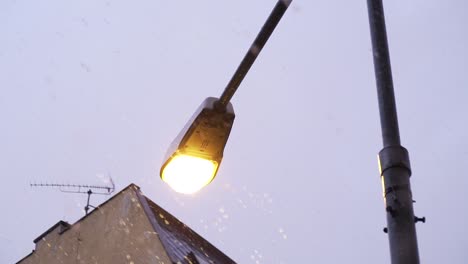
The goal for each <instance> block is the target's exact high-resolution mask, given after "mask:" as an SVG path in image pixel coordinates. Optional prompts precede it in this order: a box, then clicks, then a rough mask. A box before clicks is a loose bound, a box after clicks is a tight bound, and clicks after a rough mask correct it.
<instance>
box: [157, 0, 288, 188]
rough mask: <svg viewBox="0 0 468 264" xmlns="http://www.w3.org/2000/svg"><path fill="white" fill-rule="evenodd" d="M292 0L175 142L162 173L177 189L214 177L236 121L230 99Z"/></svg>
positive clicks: (278, 9) (277, 10)
mask: <svg viewBox="0 0 468 264" xmlns="http://www.w3.org/2000/svg"><path fill="white" fill-rule="evenodd" d="M291 1H292V0H279V1H278V2H277V3H276V5H275V7H274V8H273V11H272V12H271V14H270V16H269V17H268V19H267V21H266V22H265V24H264V25H263V27H262V29H261V30H260V32H259V33H258V35H257V37H256V38H255V41H254V42H253V43H252V45H251V46H250V49H249V50H248V52H247V54H246V55H245V56H244V59H243V60H242V62H241V63H240V64H239V66H238V67H237V70H236V72H235V73H234V75H233V76H232V78H231V80H230V81H229V83H228V85H227V86H226V88H225V90H224V92H223V94H222V95H221V97H220V98H219V99H217V98H214V97H208V98H207V99H205V101H203V103H202V104H201V106H200V107H199V108H198V109H197V111H196V112H195V114H194V115H193V116H192V118H191V119H190V120H189V122H188V123H187V124H186V125H185V127H184V129H183V130H182V131H181V132H180V133H179V135H178V136H177V137H176V139H175V140H174V141H173V142H172V144H171V147H170V148H169V150H168V152H167V155H166V158H165V159H164V160H165V161H164V163H163V165H162V167H161V171H160V176H161V179H162V180H163V181H164V182H166V183H167V184H168V185H169V186H170V187H171V188H172V189H174V190H175V191H176V192H179V193H185V194H192V193H195V192H197V191H199V190H200V189H201V188H203V187H204V186H206V185H207V184H209V183H210V182H211V181H212V180H213V179H214V177H215V175H216V172H217V171H218V168H219V165H220V163H221V160H222V158H223V151H224V147H225V145H226V142H227V139H228V137H229V133H230V132H231V128H232V124H233V123H234V117H235V115H234V109H233V107H232V104H231V103H230V102H229V101H230V100H231V98H232V96H233V95H234V93H235V92H236V90H237V88H238V87H239V85H240V83H241V82H242V80H243V79H244V77H245V75H246V74H247V72H248V71H249V69H250V67H251V66H252V64H253V63H254V61H255V59H256V58H257V56H258V54H259V53H260V51H261V50H262V48H263V46H264V45H265V43H266V42H267V40H268V38H269V37H270V36H271V34H272V33H273V30H274V29H275V27H276V25H277V24H278V23H279V21H280V20H281V17H282V16H283V14H284V13H285V12H286V10H287V8H288V6H289V4H290V3H291Z"/></svg>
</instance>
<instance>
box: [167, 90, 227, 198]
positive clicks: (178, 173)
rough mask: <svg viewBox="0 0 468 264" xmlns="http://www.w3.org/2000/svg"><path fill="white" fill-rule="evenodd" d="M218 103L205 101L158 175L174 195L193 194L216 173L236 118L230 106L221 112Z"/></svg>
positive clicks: (169, 152)
mask: <svg viewBox="0 0 468 264" xmlns="http://www.w3.org/2000/svg"><path fill="white" fill-rule="evenodd" d="M217 101H218V99H217V98H214V97H208V98H206V99H205V101H203V103H202V104H201V105H200V107H199V108H198V109H197V111H196V112H195V114H194V115H193V116H192V118H191V119H190V120H189V121H188V123H187V125H186V126H185V127H184V129H183V130H182V131H181V132H180V133H179V135H178V136H177V138H176V139H175V140H174V141H173V142H172V144H171V146H170V148H169V151H168V153H167V156H166V158H165V160H166V162H165V163H164V164H163V166H162V167H161V173H160V174H161V178H162V180H163V181H165V182H166V183H167V184H169V186H171V188H172V189H174V190H175V191H176V192H179V193H186V194H191V193H195V192H197V191H198V190H200V189H201V188H203V187H204V186H205V185H207V184H208V183H210V182H211V181H212V180H213V178H214V176H215V175H216V172H217V171H218V168H219V164H220V163H221V160H222V158H223V151H224V146H225V145H226V142H227V139H228V137H229V133H230V132H231V128H232V124H233V123H234V117H235V116H234V109H233V108H232V104H229V105H228V106H227V107H226V109H223V111H220V110H218V109H217V108H216V107H215V104H216V102H217Z"/></svg>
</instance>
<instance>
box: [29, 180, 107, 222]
mask: <svg viewBox="0 0 468 264" xmlns="http://www.w3.org/2000/svg"><path fill="white" fill-rule="evenodd" d="M109 179H110V186H104V185H87V184H60V183H31V184H30V186H31V187H56V188H59V190H60V191H61V192H64V193H84V194H87V195H88V200H87V202H86V206H85V207H84V210H85V214H86V215H88V211H89V209H90V208H93V209H94V208H96V207H95V206H93V205H90V204H89V201H90V199H91V194H100V195H110V194H112V193H113V192H114V191H115V184H114V181H113V180H112V178H111V177H109Z"/></svg>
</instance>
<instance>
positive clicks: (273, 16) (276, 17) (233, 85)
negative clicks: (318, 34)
mask: <svg viewBox="0 0 468 264" xmlns="http://www.w3.org/2000/svg"><path fill="white" fill-rule="evenodd" d="M291 2H292V0H278V2H277V3H276V5H275V7H274V8H273V10H272V11H271V13H270V16H269V17H268V19H267V20H266V22H265V24H264V25H263V27H262V29H261V30H260V32H259V33H258V35H257V37H256V38H255V40H254V42H253V43H252V45H251V46H250V48H249V50H248V51H247V53H246V54H245V56H244V59H242V61H241V63H240V64H239V66H238V67H237V70H236V72H235V73H234V75H233V76H232V78H231V80H230V81H229V83H228V84H227V86H226V88H225V89H224V91H223V93H222V94H221V97H220V98H219V101H218V103H217V105H216V107H217V108H218V109H225V108H226V106H227V104H228V103H229V101H230V100H231V98H232V96H233V95H234V93H235V92H236V90H237V88H238V87H239V85H240V84H241V82H242V80H244V77H245V76H246V75H247V72H248V71H249V70H250V67H251V66H252V64H253V63H254V62H255V59H256V58H257V56H258V54H260V51H261V50H262V49H263V46H265V43H266V42H267V41H268V39H269V38H270V36H271V34H272V33H273V30H275V28H276V26H277V25H278V23H279V21H280V20H281V18H282V17H283V15H284V13H285V12H286V10H287V9H288V7H289V5H290V4H291Z"/></svg>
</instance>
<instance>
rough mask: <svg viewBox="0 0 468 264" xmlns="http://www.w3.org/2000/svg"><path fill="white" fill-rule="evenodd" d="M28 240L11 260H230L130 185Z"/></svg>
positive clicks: (204, 263) (196, 263) (131, 263)
mask: <svg viewBox="0 0 468 264" xmlns="http://www.w3.org/2000/svg"><path fill="white" fill-rule="evenodd" d="M34 243H35V249H34V250H33V251H32V252H31V253H30V254H29V255H27V256H26V257H24V258H23V259H21V260H20V261H18V262H17V263H20V264H42V263H44V264H58V263H66V264H68V263H82V264H94V263H112V264H114V263H116V264H118V263H127V264H137V263H159V264H163V263H164V264H172V263H181V264H182V263H186V264H208V263H223V264H224V263H228V264H229V263H235V262H234V261H233V260H232V259H230V258H229V257H228V256H226V255H225V254H224V253H223V252H221V251H220V250H219V249H217V248H216V247H215V246H213V245H212V244H210V243H209V242H208V241H206V240H205V239H204V238H202V237H201V236H200V235H198V234H197V233H195V232H194V231H193V230H191V229H190V228H189V227H188V226H186V225H185V224H183V223H182V222H180V221H179V220H177V218H175V217H174V216H172V215H171V214H169V213H168V212H167V211H165V210H164V209H162V208H161V207H159V206H158V205H157V204H155V203H154V202H153V201H151V200H150V199H148V198H147V197H145V196H144V195H143V194H142V192H141V191H140V188H139V187H138V186H136V185H134V184H130V185H129V186H128V187H126V188H125V189H123V190H122V191H120V192H119V193H117V194H116V195H114V196H113V197H112V198H110V199H109V200H107V201H106V202H104V203H103V204H101V205H100V206H98V207H97V208H96V209H95V210H93V211H92V212H91V213H89V214H88V215H86V216H84V217H83V218H81V219H80V220H78V221H77V222H76V223H74V224H72V225H70V224H68V223H66V222H63V221H59V222H58V223H57V224H55V225H54V226H52V227H51V228H49V229H48V230H47V231H45V232H44V233H43V234H42V235H40V236H39V237H38V238H36V239H35V240H34Z"/></svg>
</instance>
